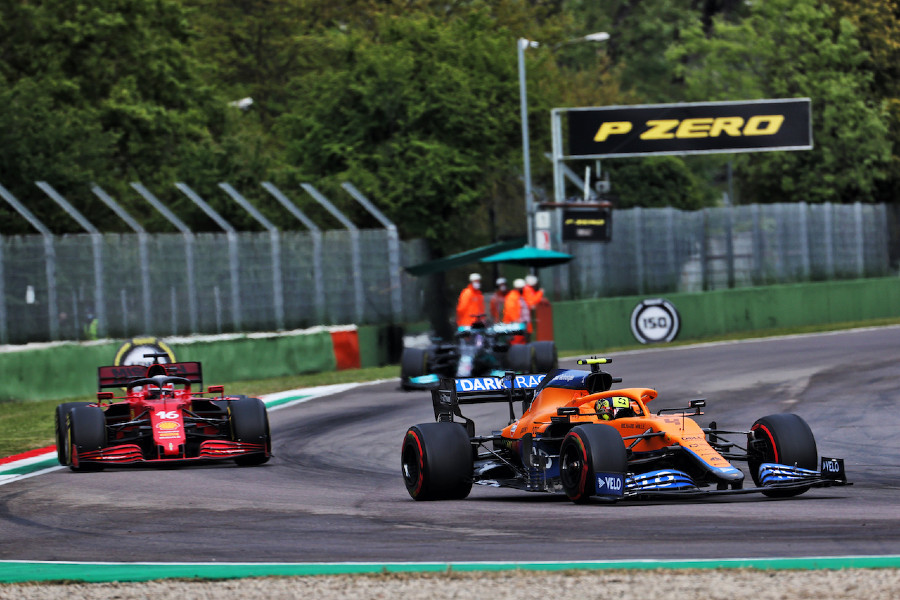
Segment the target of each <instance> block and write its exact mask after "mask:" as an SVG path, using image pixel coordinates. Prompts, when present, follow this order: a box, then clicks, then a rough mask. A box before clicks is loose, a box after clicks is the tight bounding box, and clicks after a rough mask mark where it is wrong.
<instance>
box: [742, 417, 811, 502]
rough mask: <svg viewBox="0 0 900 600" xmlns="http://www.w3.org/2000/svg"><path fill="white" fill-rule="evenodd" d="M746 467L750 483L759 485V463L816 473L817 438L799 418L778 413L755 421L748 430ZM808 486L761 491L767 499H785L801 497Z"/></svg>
mask: <svg viewBox="0 0 900 600" xmlns="http://www.w3.org/2000/svg"><path fill="white" fill-rule="evenodd" d="M749 438H750V439H749V444H748V451H749V456H748V459H747V466H748V468H749V469H750V476H751V477H753V483H754V484H756V486H757V487H759V486H760V480H759V466H760V465H761V464H762V463H777V464H780V465H789V466H797V467H800V468H803V469H810V470H815V469H817V468H818V466H819V464H818V463H819V455H818V450H817V449H816V439H815V437H814V436H813V433H812V430H811V429H810V428H809V425H808V424H807V423H806V421H804V420H803V418H802V417H800V416H799V415H795V414H792V413H779V414H776V415H768V416H765V417H762V418H761V419H758V420H757V421H756V423H754V424H753V427H751V428H750V434H749ZM808 489H809V487H801V488H793V489H788V490H778V489H771V490H764V491H763V494H765V495H766V496H769V497H770V498H787V497H789V496H797V495H798V494H802V493H803V492H805V491H806V490H808Z"/></svg>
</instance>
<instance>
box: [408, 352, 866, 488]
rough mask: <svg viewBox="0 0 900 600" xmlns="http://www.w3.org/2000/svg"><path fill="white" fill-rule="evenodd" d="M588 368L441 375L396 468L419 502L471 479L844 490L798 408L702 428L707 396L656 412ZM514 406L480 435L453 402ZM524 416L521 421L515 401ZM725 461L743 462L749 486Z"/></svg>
mask: <svg viewBox="0 0 900 600" xmlns="http://www.w3.org/2000/svg"><path fill="white" fill-rule="evenodd" d="M578 362H579V364H583V365H584V364H586V365H590V370H589V371H583V370H565V369H558V370H555V371H553V372H551V373H549V374H547V375H515V374H512V373H510V374H508V375H506V376H505V377H502V378H492V377H476V378H467V379H455V380H454V379H445V380H444V381H443V382H442V384H441V386H440V388H439V389H436V390H433V391H432V402H433V404H434V415H435V420H436V422H435V423H424V424H420V425H414V426H412V427H410V428H409V429H408V430H407V432H406V436H405V438H404V441H403V447H402V457H401V466H402V472H403V479H404V482H405V483H406V489H407V490H408V491H409V494H410V496H412V497H413V498H414V499H416V500H442V499H461V498H465V497H466V496H468V495H469V492H470V491H471V489H472V484H473V483H477V484H482V485H492V486H504V487H513V488H518V489H522V490H527V491H538V492H557V493H558V492H564V493H565V494H566V495H567V496H568V497H569V498H570V499H571V500H572V501H574V502H577V503H581V502H586V501H588V500H589V499H590V498H591V497H596V498H599V499H603V500H609V501H616V500H621V499H629V498H648V497H673V496H674V497H694V496H700V495H712V494H742V493H752V492H761V493H763V494H765V495H766V496H770V497H784V496H795V495H797V494H802V493H803V492H805V491H807V490H808V489H810V488H811V487H825V486H832V485H848V483H847V478H846V475H845V473H844V461H843V459H837V458H826V457H822V460H821V465H820V464H819V461H818V453H817V449H816V441H815V439H814V437H813V434H812V431H810V428H809V426H808V425H807V424H806V422H805V421H804V420H803V419H802V418H800V417H799V416H797V415H794V414H787V413H782V414H773V415H769V416H765V417H762V418H761V419H759V420H757V421H756V423H754V424H753V426H752V427H751V428H750V429H749V430H748V431H724V430H720V429H718V428H717V427H716V424H715V423H711V424H710V426H709V427H707V428H703V427H701V426H700V425H698V424H697V423H696V422H695V421H694V419H693V418H692V417H695V416H698V415H701V414H703V413H701V412H700V409H701V408H702V407H703V406H705V405H706V401H705V400H692V401H690V403H689V406H688V407H685V408H673V409H661V410H658V411H657V412H656V413H655V414H654V413H652V412H651V411H650V409H648V407H647V406H648V404H649V403H650V402H651V401H652V400H653V399H654V398H656V396H657V393H656V390H652V389H648V388H625V389H615V390H613V389H612V385H613V383H618V382H619V381H621V379H617V378H613V377H612V376H611V375H610V374H609V373H606V372H604V371H601V370H600V365H603V364H606V363H609V362H611V361H610V360H609V359H605V358H595V359H588V360H581V361H578ZM482 402H506V403H508V404H509V413H510V416H509V421H510V423H509V425H507V426H506V427H505V428H504V429H503V430H501V431H495V432H493V433H492V434H491V435H488V436H476V435H475V424H474V422H473V421H472V420H471V419H468V418H466V417H464V416H463V414H462V412H461V410H460V406H461V405H465V404H474V403H482ZM520 402H521V403H522V410H523V413H522V415H521V416H520V417H518V418H516V416H515V411H516V406H517V405H518V404H519V403H520ZM729 461H742V462H746V463H747V465H748V470H749V472H750V476H751V477H752V479H753V484H754V485H753V487H745V486H744V473H743V471H741V470H740V469H738V468H736V467H734V466H733V465H732V464H731V462H729Z"/></svg>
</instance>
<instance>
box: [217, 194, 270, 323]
mask: <svg viewBox="0 0 900 600" xmlns="http://www.w3.org/2000/svg"><path fill="white" fill-rule="evenodd" d="M219 187H220V188H222V189H223V190H224V191H225V193H226V194H228V195H229V196H231V199H232V200H234V201H235V202H237V203H238V204H240V205H241V207H242V208H243V209H244V210H246V211H247V212H248V213H250V216H251V217H253V218H254V219H256V220H257V221H258V222H259V223H260V224H261V225H262V226H263V227H265V228H266V230H267V231H268V232H269V243H270V246H271V254H272V296H273V307H274V309H275V326H276V328H278V329H284V287H283V285H282V282H281V238H280V236H279V234H278V228H277V227H275V225H273V224H272V222H271V221H269V220H268V219H267V218H266V217H265V216H263V214H262V213H261V212H259V211H258V210H257V209H256V207H255V206H253V205H252V204H250V202H248V201H247V199H246V198H244V197H243V196H242V195H241V194H239V193H238V191H237V190H236V189H234V188H233V187H231V185H229V184H227V183H220V184H219Z"/></svg>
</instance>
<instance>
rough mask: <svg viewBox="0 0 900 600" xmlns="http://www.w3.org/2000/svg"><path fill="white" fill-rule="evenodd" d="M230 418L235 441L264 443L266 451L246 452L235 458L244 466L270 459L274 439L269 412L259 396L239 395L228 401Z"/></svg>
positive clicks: (258, 463)
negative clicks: (271, 432)
mask: <svg viewBox="0 0 900 600" xmlns="http://www.w3.org/2000/svg"><path fill="white" fill-rule="evenodd" d="M228 420H229V422H230V423H231V439H232V440H233V441H235V442H247V443H250V444H264V445H265V448H266V451H265V452H257V453H254V454H244V455H243V456H238V457H236V458H235V459H234V462H235V463H237V464H238V465H240V466H242V467H250V466H254V465H261V464H263V463H266V462H268V461H269V457H270V454H271V449H272V439H271V435H270V434H269V414H268V412H267V411H266V405H265V403H264V402H263V401H262V400H260V399H259V398H248V397H246V396H239V397H238V398H237V399H236V400H232V401H231V402H229V403H228Z"/></svg>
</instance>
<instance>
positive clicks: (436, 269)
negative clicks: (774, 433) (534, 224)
mask: <svg viewBox="0 0 900 600" xmlns="http://www.w3.org/2000/svg"><path fill="white" fill-rule="evenodd" d="M525 241H526V240H525V238H524V237H521V238H516V239H514V240H508V241H506V242H497V243H496V244H489V245H487V246H481V247H480V248H473V249H472V250H466V251H465V252H460V253H459V254H453V255H451V256H445V257H444V258H438V259H435V260H431V261H428V262H424V263H419V264H417V265H413V266H411V267H406V272H407V273H409V274H410V275H415V276H416V277H420V276H422V275H431V274H432V273H440V272H441V271H449V270H450V269H455V268H456V267H461V266H463V265H467V264H469V263H474V262H477V261H478V260H479V259H481V258H483V257H485V256H491V255H494V254H497V253H498V252H503V251H505V250H510V249H512V248H518V247H520V246H522V245H523V244H525Z"/></svg>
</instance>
